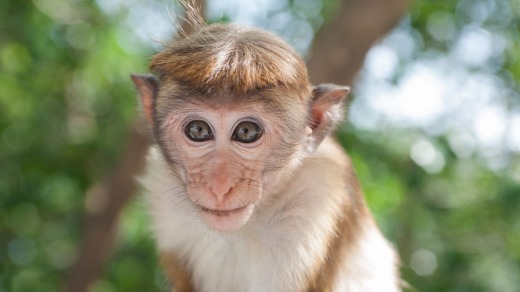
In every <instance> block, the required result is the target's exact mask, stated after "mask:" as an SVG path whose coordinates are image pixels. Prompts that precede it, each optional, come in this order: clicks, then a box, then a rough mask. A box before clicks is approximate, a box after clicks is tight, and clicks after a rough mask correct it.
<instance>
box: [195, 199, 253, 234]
mask: <svg viewBox="0 0 520 292" xmlns="http://www.w3.org/2000/svg"><path fill="white" fill-rule="evenodd" d="M198 207H199V212H200V215H201V218H202V219H203V220H204V222H206V224H208V225H209V226H210V227H211V228H213V229H215V230H217V231H232V230H236V229H238V228H240V227H242V226H243V225H244V224H246V222H247V221H248V220H249V218H250V217H251V214H252V213H253V210H254V208H255V205H254V204H249V205H247V206H244V207H240V208H235V209H226V210H220V209H210V208H207V207H203V206H198Z"/></svg>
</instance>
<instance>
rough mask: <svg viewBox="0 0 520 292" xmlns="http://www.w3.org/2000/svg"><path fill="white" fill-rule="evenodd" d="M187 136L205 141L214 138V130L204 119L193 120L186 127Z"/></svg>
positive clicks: (192, 139)
mask: <svg viewBox="0 0 520 292" xmlns="http://www.w3.org/2000/svg"><path fill="white" fill-rule="evenodd" d="M184 133H185V134H186V137H188V138H189V139H190V140H191V141H195V142H204V141H208V140H211V139H213V132H211V128H210V127H209V125H208V123H206V122H204V121H199V120H197V121H191V122H190V123H189V124H188V125H187V126H186V129H184Z"/></svg>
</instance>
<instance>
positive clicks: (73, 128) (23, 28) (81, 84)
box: [0, 0, 520, 291]
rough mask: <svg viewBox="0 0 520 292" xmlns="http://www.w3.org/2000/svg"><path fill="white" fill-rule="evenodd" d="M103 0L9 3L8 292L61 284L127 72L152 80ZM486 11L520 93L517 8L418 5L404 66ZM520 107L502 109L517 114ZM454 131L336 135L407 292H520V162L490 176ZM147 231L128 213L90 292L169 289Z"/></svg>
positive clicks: (5, 74) (4, 152)
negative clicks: (437, 161)
mask: <svg viewBox="0 0 520 292" xmlns="http://www.w3.org/2000/svg"><path fill="white" fill-rule="evenodd" d="M101 2H103V1H98V2H92V1H87V0H84V1H83V0H74V1H65V0H59V1H57V0H56V1H51V0H34V1H28V0H22V1H1V2H0V19H2V21H0V291H53V290H56V289H60V288H61V287H62V286H63V283H64V282H63V281H64V278H65V277H66V274H67V269H68V268H69V267H70V265H71V263H72V261H73V260H74V258H75V254H76V252H77V250H78V248H79V246H80V243H81V236H82V230H83V222H82V219H83V214H84V208H85V207H84V205H85V204H84V201H85V194H86V193H87V192H89V190H91V189H92V188H93V187H94V186H95V184H96V183H97V182H99V180H100V179H101V178H102V177H103V176H104V175H105V174H106V173H107V172H109V171H110V169H111V167H112V165H113V164H114V163H115V161H116V159H117V157H118V153H119V151H120V150H121V149H122V148H123V146H124V145H123V144H124V143H125V141H126V140H125V139H126V137H127V134H128V130H129V128H130V125H131V124H132V122H133V121H134V119H135V116H136V114H135V112H136V110H135V100H134V95H135V93H134V90H133V87H132V86H131V83H130V82H129V78H128V75H129V74H130V73H132V72H146V71H147V69H146V63H147V60H148V59H149V56H150V55H151V54H152V53H153V50H152V49H150V47H148V46H145V45H142V44H141V43H140V42H139V41H137V40H136V39H133V38H132V37H130V35H131V33H130V32H129V31H128V30H129V29H130V28H129V26H128V25H126V20H127V17H128V15H129V14H130V11H129V9H122V10H120V11H119V12H118V13H108V12H107V11H103V10H102V9H101V8H100V6H99V5H98V3H101ZM133 2H135V1H133ZM289 2H290V3H289V4H290V5H288V6H287V7H286V9H291V10H293V11H294V14H295V15H299V17H300V18H302V19H306V18H305V17H306V16H305V11H303V10H302V9H301V7H302V6H301V5H299V4H301V3H303V2H308V1H303V2H302V1H289ZM154 3H155V2H154ZM337 3H338V2H337V1H325V5H323V6H320V7H321V10H322V14H321V15H323V17H325V18H327V17H330V15H331V14H332V13H331V11H332V8H333V7H337V6H335V5H337ZM159 4H161V3H159ZM162 5H171V3H170V2H168V3H162ZM479 5H480V6H479ZM482 5H483V6H482ZM486 5H487V6H486ZM331 7H332V8H331ZM490 7H492V8H493V10H492V12H493V13H488V15H487V16H486V17H481V19H480V20H478V25H479V26H482V27H486V28H487V29H489V30H490V31H492V32H493V33H497V34H500V35H501V36H503V37H504V38H506V39H507V40H508V41H509V43H510V44H511V45H510V47H509V49H508V50H506V51H505V54H504V55H503V56H501V57H502V61H501V62H498V63H490V65H486V66H488V67H489V66H494V67H493V69H492V70H494V71H493V72H494V73H493V74H496V76H498V77H499V78H504V79H508V83H507V84H508V86H509V87H510V89H511V90H513V91H516V92H518V91H519V83H518V80H519V79H520V62H518V59H519V58H520V50H519V45H518V44H520V34H519V25H518V24H519V23H520V18H519V16H518V15H519V14H520V13H519V12H520V1H517V0H511V1H500V0H496V1H492V0H487V1H448V0H446V1H417V2H416V3H414V4H413V6H412V7H411V8H410V12H409V15H408V16H406V20H405V22H406V23H407V24H406V25H405V26H404V27H405V28H406V29H407V30H409V32H410V34H413V35H415V36H416V37H417V38H419V39H420V40H421V42H422V47H421V48H420V49H419V50H418V52H417V53H416V54H414V55H412V56H411V57H410V59H408V60H406V62H414V60H415V58H419V56H420V55H421V54H427V53H430V54H431V53H432V52H434V53H436V54H444V53H446V52H447V51H449V49H450V47H452V46H453V42H454V40H455V39H456V35H457V34H460V33H461V31H462V30H463V29H464V28H465V27H466V26H468V25H476V24H475V23H476V20H475V15H477V16H478V15H484V14H486V10H485V9H491V8H490ZM479 9H480V10H479ZM482 9H484V10H482ZM481 10H482V11H483V12H482V11H481ZM302 11H303V12H302ZM479 13H480V14H479ZM313 15H314V16H312V17H309V19H308V22H309V23H311V26H310V27H313V28H314V29H317V28H318V27H319V26H320V25H321V24H322V22H323V21H322V20H320V19H321V18H320V17H322V16H320V15H316V14H313ZM506 16H507V17H506ZM221 18H222V19H224V18H225V17H224V16H222V17H221ZM439 19H440V20H439ZM432 23H436V24H439V23H440V24H441V25H442V24H443V23H448V24H449V25H450V27H451V28H453V31H454V32H453V34H454V35H451V36H449V37H443V36H442V35H439V34H436V33H435V30H433V32H432ZM433 27H434V28H435V25H433ZM437 27H438V26H437ZM150 42H152V40H150ZM403 66H404V65H403ZM488 67H486V68H473V70H491V69H489V68H488ZM396 78H397V79H398V78H399V76H396ZM517 97H518V95H516V96H512V97H511V98H510V99H498V98H497V100H496V101H494V102H495V103H503V104H507V106H508V107H509V108H516V109H518V107H519V106H518V105H519V104H520V100H518V98H517ZM448 134H449V133H436V134H431V133H428V132H427V131H424V130H423V129H419V128H413V127H411V128H407V129H403V128H393V127H387V128H384V129H378V130H361V129H358V128H356V127H353V126H352V125H345V126H344V127H343V128H342V129H341V130H340V132H339V134H338V139H339V140H340V142H341V143H342V144H343V145H344V146H345V148H346V149H348V151H349V153H350V155H351V157H352V159H353V161H354V165H355V167H356V170H357V172H358V175H359V177H360V179H361V181H362V185H363V189H364V191H365V194H366V197H367V201H368V203H369V205H370V207H371V209H372V210H373V211H374V213H375V216H376V219H377V220H378V222H379V224H380V226H381V227H382V229H383V231H384V233H385V234H386V235H387V236H388V237H389V238H390V239H391V241H392V242H394V244H395V245H396V246H397V248H398V250H399V253H400V255H401V257H402V274H403V277H404V279H405V280H406V281H407V282H409V284H410V285H411V286H412V287H414V288H415V289H417V291H519V290H520V277H519V275H520V216H518V214H520V183H519V180H520V158H519V155H518V153H517V152H514V151H509V152H508V153H506V154H505V155H506V157H507V163H506V165H505V166H504V167H502V168H500V169H492V168H490V167H489V165H488V164H487V163H486V159H485V158H483V157H481V156H479V154H478V152H472V153H470V154H469V155H465V156H461V155H458V154H457V151H454V149H453V146H452V145H451V144H450V143H449V141H448V140H449V137H448ZM518 134H519V135H520V133H518ZM418 140H426V141H428V143H431V144H432V145H434V146H435V149H437V151H439V152H440V153H441V154H442V155H443V157H444V162H445V165H444V167H443V168H442V169H441V170H440V171H438V172H431V171H430V172H429V171H428V169H425V168H424V167H421V166H420V165H418V164H417V163H416V162H415V161H414V160H413V159H412V158H411V156H410V151H411V150H410V149H411V147H412V145H413V144H414V143H416V141H418ZM147 222H148V218H147V216H146V212H145V210H144V207H143V206H142V204H141V202H140V200H135V201H134V202H132V204H131V205H129V206H128V207H127V208H126V209H125V211H124V213H123V216H122V221H121V227H120V234H119V237H118V241H117V247H116V249H115V251H114V254H113V256H112V257H111V259H110V261H109V263H108V265H107V267H106V269H105V272H104V276H103V277H102V278H101V279H100V280H99V281H98V282H97V283H96V284H95V285H94V287H93V288H92V291H154V290H161V289H163V288H164V287H165V279H164V277H163V276H162V275H161V272H160V270H159V269H158V268H157V267H156V255H155V251H154V243H153V239H152V236H151V235H150V234H149V231H148V227H147Z"/></svg>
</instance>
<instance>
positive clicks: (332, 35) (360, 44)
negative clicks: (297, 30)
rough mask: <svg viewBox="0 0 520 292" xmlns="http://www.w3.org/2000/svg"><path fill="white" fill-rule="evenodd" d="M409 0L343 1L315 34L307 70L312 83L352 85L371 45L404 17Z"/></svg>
mask: <svg viewBox="0 0 520 292" xmlns="http://www.w3.org/2000/svg"><path fill="white" fill-rule="evenodd" d="M409 2H410V0H344V1H343V3H342V6H341V9H340V11H339V13H338V15H337V16H336V18H335V19H334V20H333V21H332V22H330V23H329V24H327V25H325V27H323V29H322V30H321V31H320V32H319V33H318V35H317V38H316V40H315V42H314V46H313V49H312V53H311V55H310V58H309V61H308V66H309V72H310V74H311V77H312V79H313V82H314V83H315V84H319V83H323V82H332V83H337V84H345V85H346V84H353V83H354V78H355V76H356V74H357V72H358V71H359V70H360V69H361V66H362V65H363V62H364V60H365V56H366V54H367V52H368V50H369V49H370V47H372V45H373V44H374V43H375V42H376V41H378V40H379V39H381V37H383V36H384V35H385V34H386V33H388V32H389V31H390V30H391V29H392V28H393V27H394V26H395V25H396V24H397V23H398V22H399V20H400V19H401V18H402V17H403V15H404V14H405V12H406V9H407V7H408V5H409Z"/></svg>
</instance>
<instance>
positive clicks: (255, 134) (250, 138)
mask: <svg viewBox="0 0 520 292" xmlns="http://www.w3.org/2000/svg"><path fill="white" fill-rule="evenodd" d="M260 136H262V128H260V126H259V125H258V124H256V123H254V122H250V121H244V122H241V123H240V124H238V125H237V127H236V128H235V130H234V131H233V136H232V137H231V138H232V139H233V140H235V141H238V142H242V143H253V142H255V141H256V140H258V139H259V138H260Z"/></svg>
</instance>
